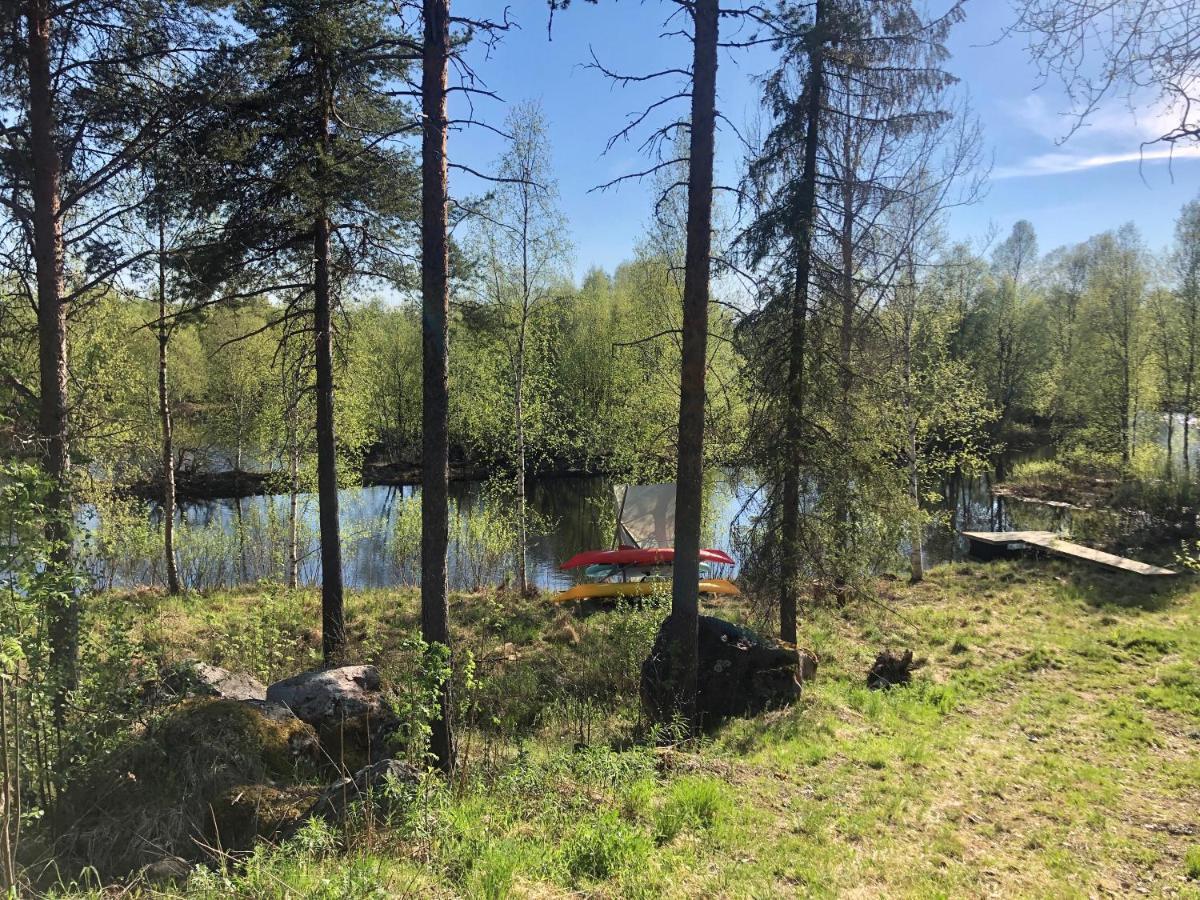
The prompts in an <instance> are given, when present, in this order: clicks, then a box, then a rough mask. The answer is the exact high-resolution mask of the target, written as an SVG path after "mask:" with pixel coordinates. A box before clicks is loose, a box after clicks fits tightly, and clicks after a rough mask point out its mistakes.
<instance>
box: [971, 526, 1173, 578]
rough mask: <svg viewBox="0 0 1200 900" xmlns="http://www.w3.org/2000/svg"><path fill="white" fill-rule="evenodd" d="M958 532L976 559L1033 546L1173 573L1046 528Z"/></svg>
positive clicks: (1124, 567) (1139, 571) (1121, 567)
mask: <svg viewBox="0 0 1200 900" xmlns="http://www.w3.org/2000/svg"><path fill="white" fill-rule="evenodd" d="M962 535H963V537H965V538H966V539H967V540H968V541H970V542H971V555H972V556H975V557H978V558H979V559H995V558H996V557H999V556H1004V555H1006V554H1008V553H1011V552H1022V551H1025V550H1030V549H1036V550H1042V551H1044V552H1046V553H1052V554H1053V555H1055V556H1062V557H1065V558H1066V559H1074V560H1080V561H1083V562H1090V563H1094V564H1095V565H1098V566H1104V567H1105V568H1108V569H1116V570H1117V571H1119V572H1129V573H1131V574H1134V575H1149V576H1154V577H1162V576H1167V575H1175V574H1177V573H1176V572H1173V571H1172V570H1170V569H1164V568H1162V567H1161V566H1152V565H1150V564H1149V563H1144V562H1138V561H1137V560H1136V559H1127V558H1125V557H1124V556H1116V555H1115V554H1112V553H1105V552H1104V551H1102V550H1093V549H1092V548H1091V547H1085V546H1083V545H1082V544H1073V543H1071V542H1070V541H1064V540H1063V539H1062V538H1060V537H1059V536H1058V535H1056V534H1054V533H1053V532H1050V531H964V532H962Z"/></svg>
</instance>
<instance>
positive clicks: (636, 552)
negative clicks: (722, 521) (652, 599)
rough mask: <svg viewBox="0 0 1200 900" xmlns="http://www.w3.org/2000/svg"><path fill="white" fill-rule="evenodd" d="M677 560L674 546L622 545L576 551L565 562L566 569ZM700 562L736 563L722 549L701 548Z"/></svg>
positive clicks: (658, 563) (646, 564)
mask: <svg viewBox="0 0 1200 900" xmlns="http://www.w3.org/2000/svg"><path fill="white" fill-rule="evenodd" d="M674 561H675V548H674V547H651V548H647V549H645V550H643V549H641V548H638V547H622V548H621V549H619V550H588V551H586V552H584V553H576V554H575V555H574V556H572V557H571V558H570V559H568V560H567V561H566V562H565V563H563V564H562V567H563V568H564V569H578V568H579V567H580V566H593V565H597V564H603V565H610V566H669V565H671V564H672V563H673V562H674ZM700 562H709V563H719V564H722V565H726V566H732V565H733V564H734V562H733V557H732V556H730V555H729V554H728V553H724V552H722V551H720V550H701V551H700Z"/></svg>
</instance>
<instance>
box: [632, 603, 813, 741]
mask: <svg viewBox="0 0 1200 900" xmlns="http://www.w3.org/2000/svg"><path fill="white" fill-rule="evenodd" d="M663 624H664V626H665V625H666V623H665V622H664V623H663ZM815 666H816V658H815V657H813V658H812V665H811V669H812V671H815ZM670 673H671V656H670V651H669V648H668V646H667V641H666V639H665V637H664V635H663V629H662V628H661V627H660V628H659V632H658V637H657V638H656V639H655V641H654V647H653V648H652V649H651V651H650V656H648V657H647V658H646V661H645V662H644V663H642V685H641V687H642V703H643V705H644V706H645V708H646V711H647V713H648V714H649V715H650V717H651V719H653V720H655V721H659V722H663V721H670V719H671V716H672V713H673V708H674V703H673V698H672V696H671V693H670V688H669V678H670ZM799 673H800V654H799V653H798V652H797V651H796V650H793V649H790V648H789V647H785V646H782V645H780V644H778V643H775V642H774V641H768V640H765V639H764V638H761V637H759V636H758V635H756V634H754V633H753V632H751V631H747V630H746V629H743V628H739V627H738V626H736V625H733V624H731V623H729V622H726V621H724V620H723V619H718V618H716V617H714V616H701V617H700V631H699V666H698V670H697V686H698V688H699V691H698V696H697V704H698V709H697V712H698V713H699V715H700V719H701V723H702V724H703V725H705V726H706V727H707V726H712V725H715V724H717V723H718V722H720V721H721V720H723V719H727V718H729V717H731V716H750V715H756V714H758V713H761V712H764V711H765V710H768V709H774V708H777V707H780V706H786V705H788V704H790V703H792V702H794V701H795V700H796V698H798V697H799V696H800V681H799V677H798V676H799Z"/></svg>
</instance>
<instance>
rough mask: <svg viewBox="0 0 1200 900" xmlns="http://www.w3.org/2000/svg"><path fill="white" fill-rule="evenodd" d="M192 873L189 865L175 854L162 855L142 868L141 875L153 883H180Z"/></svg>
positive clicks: (163, 884) (164, 884)
mask: <svg viewBox="0 0 1200 900" xmlns="http://www.w3.org/2000/svg"><path fill="white" fill-rule="evenodd" d="M191 874H192V867H191V865H190V864H189V863H188V862H186V861H185V860H182V859H180V858H179V857H177V856H164V857H163V858H162V859H159V860H156V861H154V862H152V863H150V864H149V865H148V866H146V867H145V868H143V869H142V877H143V878H144V879H145V880H146V881H147V882H148V883H149V884H155V885H162V886H166V885H173V884H182V883H183V882H185V881H187V880H188V876H189V875H191Z"/></svg>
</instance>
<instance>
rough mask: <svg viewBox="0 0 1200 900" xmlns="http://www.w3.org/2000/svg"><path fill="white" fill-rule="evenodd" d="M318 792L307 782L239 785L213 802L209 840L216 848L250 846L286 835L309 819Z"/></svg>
mask: <svg viewBox="0 0 1200 900" xmlns="http://www.w3.org/2000/svg"><path fill="white" fill-rule="evenodd" d="M316 793H317V789H316V788H313V787H310V786H307V785H292V786H278V785H274V784H243V785H235V786H234V787H231V788H229V789H228V790H227V791H225V792H223V793H222V794H221V795H220V796H218V797H217V798H216V799H215V800H214V801H213V804H212V825H211V828H210V829H209V837H208V840H209V842H210V843H211V844H212V845H213V846H215V847H222V848H226V849H230V848H233V849H248V848H250V847H253V846H254V844H255V842H256V841H258V840H268V841H278V840H281V839H283V838H286V837H288V836H290V835H292V834H294V833H295V832H296V829H297V828H299V827H300V825H302V824H303V823H304V820H305V819H307V818H308V811H309V810H310V809H311V808H312V803H313V797H314V796H315V795H316Z"/></svg>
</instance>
